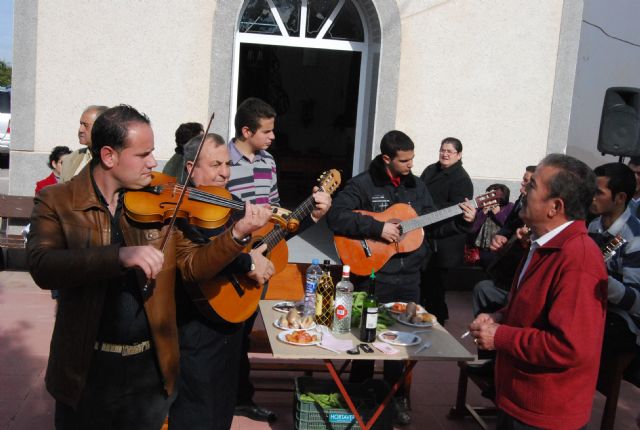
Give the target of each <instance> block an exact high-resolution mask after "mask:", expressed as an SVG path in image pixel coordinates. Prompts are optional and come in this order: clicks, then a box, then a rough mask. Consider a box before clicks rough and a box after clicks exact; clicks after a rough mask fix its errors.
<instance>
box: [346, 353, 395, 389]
mask: <svg viewBox="0 0 640 430" xmlns="http://www.w3.org/2000/svg"><path fill="white" fill-rule="evenodd" d="M374 366H375V361H373V360H354V361H352V362H351V373H350V374H349V382H351V383H354V384H355V383H361V382H364V381H366V380H367V379H371V378H373V372H374ZM402 372H404V362H403V361H395V360H394V361H391V360H388V361H385V362H384V363H383V379H384V381H385V382H386V383H387V384H389V387H391V386H392V385H393V384H395V383H396V382H398V379H400V377H401V376H402ZM404 395H405V390H404V386H401V387H400V388H399V389H398V391H397V392H396V397H402V396H404Z"/></svg>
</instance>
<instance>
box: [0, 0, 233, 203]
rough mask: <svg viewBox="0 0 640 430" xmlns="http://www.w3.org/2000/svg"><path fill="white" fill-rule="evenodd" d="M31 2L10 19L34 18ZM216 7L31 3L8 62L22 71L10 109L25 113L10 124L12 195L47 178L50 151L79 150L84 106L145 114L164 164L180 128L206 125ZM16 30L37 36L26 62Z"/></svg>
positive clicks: (206, 1)
mask: <svg viewBox="0 0 640 430" xmlns="http://www.w3.org/2000/svg"><path fill="white" fill-rule="evenodd" d="M35 4H36V3H35V2H17V3H16V5H15V14H16V20H17V21H19V20H20V19H21V16H30V15H34V10H33V8H35V7H36V6H35ZM215 6H216V3H215V1H210V0H191V1H189V2H188V3H185V4H182V3H176V2H172V1H168V0H137V1H134V2H131V1H127V0H113V1H108V2H104V1H98V0H88V1H82V2H78V1H74V0H56V1H40V2H37V13H36V14H35V15H36V18H35V19H30V20H29V21H28V22H26V23H25V24H27V25H29V26H33V28H30V29H29V30H26V29H24V28H22V29H21V28H19V27H18V26H16V37H15V39H16V45H17V47H16V52H15V55H14V65H15V68H16V69H17V70H18V71H20V70H24V69H25V68H29V69H30V70H29V72H28V73H17V74H15V77H14V89H15V92H14V94H15V95H14V98H13V109H14V110H21V109H24V110H26V111H30V113H29V115H26V116H25V115H23V116H21V115H17V116H16V118H15V120H14V121H12V131H13V133H12V140H13V141H12V147H13V149H17V150H22V151H23V152H14V153H12V155H11V164H12V166H11V184H10V192H11V193H12V194H31V193H33V186H34V185H33V184H34V182H33V180H34V179H41V178H42V177H44V176H46V175H48V174H49V173H48V170H47V168H46V167H45V166H44V164H43V163H41V162H40V160H42V159H43V157H45V156H46V155H48V153H49V152H50V150H51V148H53V147H54V146H56V145H67V146H70V147H71V148H72V149H75V148H78V147H79V144H78V139H77V130H78V120H79V118H80V114H81V113H82V110H83V109H84V108H85V107H86V106H87V105H91V104H103V105H109V106H112V105H116V104H119V103H126V104H130V105H133V106H134V107H136V108H137V109H139V110H141V111H142V112H144V113H146V114H147V115H148V116H149V117H150V119H151V122H152V125H153V128H154V132H155V143H156V151H155V155H156V157H157V158H169V157H170V156H171V155H172V154H173V147H174V146H175V143H174V132H175V129H176V128H177V127H178V125H179V124H180V123H183V122H187V121H198V122H202V123H206V122H207V121H208V119H209V118H208V117H209V112H208V110H209V109H208V101H209V78H210V66H211V43H212V31H213V28H212V19H213V11H214V9H215ZM229 25H234V24H233V23H229ZM21 32H24V33H26V32H31V34H33V35H35V38H36V41H35V44H34V46H35V48H34V51H33V52H31V56H32V58H25V56H23V55H21V54H22V52H21V51H19V50H18V48H19V46H21V45H20V44H21V38H22V39H24V38H25V36H24V34H23V33H21ZM23 61H30V63H29V64H22V62H23ZM34 63H35V64H34ZM25 88H32V91H31V94H28V93H29V91H26V90H23V91H22V92H21V89H25ZM25 93H27V97H20V94H25ZM33 157H36V158H37V159H38V161H37V162H34V161H35V160H34V158H33Z"/></svg>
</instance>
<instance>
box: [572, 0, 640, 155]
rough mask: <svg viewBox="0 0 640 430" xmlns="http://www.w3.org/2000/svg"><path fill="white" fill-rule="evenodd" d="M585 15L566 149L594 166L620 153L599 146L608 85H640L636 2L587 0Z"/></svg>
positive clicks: (639, 7)
mask: <svg viewBox="0 0 640 430" xmlns="http://www.w3.org/2000/svg"><path fill="white" fill-rule="evenodd" d="M583 19H584V21H583V23H582V31H581V37H580V50H579V56H578V66H577V70H576V82H575V90H574V95H573V109H572V112H571V124H570V128H569V143H568V148H567V153H568V154H569V155H573V156H575V157H577V158H579V159H581V160H583V161H585V162H586V163H587V164H589V165H590V166H591V167H595V166H598V165H600V164H603V163H607V162H610V161H617V159H618V158H617V157H612V156H610V155H609V156H605V157H603V156H602V155H601V154H600V153H599V152H598V151H597V145H598V132H599V129H600V117H601V115H602V104H603V101H604V94H605V92H606V90H607V88H609V87H635V88H640V46H637V45H640V31H638V28H639V27H638V25H639V24H638V23H640V2H638V1H635V0H607V1H604V0H586V1H585V6H584V16H583ZM585 21H586V22H585ZM589 23H590V24H589ZM591 24H594V25H597V26H599V27H601V28H602V29H603V30H604V31H605V32H606V33H608V34H609V35H610V36H607V35H606V34H604V33H603V32H602V31H601V30H600V29H598V28H596V27H594V26H593V25H591ZM613 37H617V38H620V39H623V40H626V41H628V42H631V43H635V45H636V46H633V45H631V44H629V43H625V42H623V41H620V40H616V39H614V38H613Z"/></svg>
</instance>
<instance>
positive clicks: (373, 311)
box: [365, 308, 378, 328]
mask: <svg viewBox="0 0 640 430" xmlns="http://www.w3.org/2000/svg"><path fill="white" fill-rule="evenodd" d="M365 327H366V328H376V327H378V308H367V320H366V322H365Z"/></svg>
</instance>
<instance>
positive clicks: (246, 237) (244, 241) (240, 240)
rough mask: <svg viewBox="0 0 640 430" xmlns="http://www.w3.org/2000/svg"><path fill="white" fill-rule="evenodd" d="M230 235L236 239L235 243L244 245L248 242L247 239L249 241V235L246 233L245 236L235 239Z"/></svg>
mask: <svg viewBox="0 0 640 430" xmlns="http://www.w3.org/2000/svg"><path fill="white" fill-rule="evenodd" d="M231 237H232V238H233V240H235V241H236V243H237V244H238V245H240V246H246V245H248V244H249V241H251V235H250V234H249V235H247V236H245V237H243V238H242V239H236V238H235V237H234V236H233V234H232V235H231Z"/></svg>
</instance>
